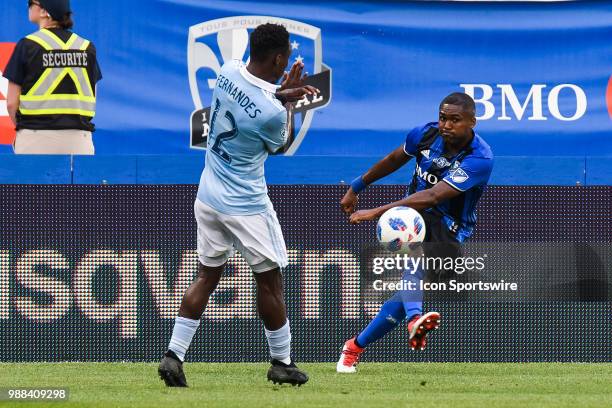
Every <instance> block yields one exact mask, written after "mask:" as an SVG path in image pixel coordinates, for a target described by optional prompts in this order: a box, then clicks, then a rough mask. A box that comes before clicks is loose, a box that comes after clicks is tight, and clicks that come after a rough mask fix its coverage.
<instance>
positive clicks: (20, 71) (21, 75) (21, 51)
mask: <svg viewBox="0 0 612 408" xmlns="http://www.w3.org/2000/svg"><path fill="white" fill-rule="evenodd" d="M25 70H26V42H25V40H23V39H22V40H21V41H19V42H18V43H17V45H16V46H15V49H14V50H13V55H11V59H10V60H9V62H8V64H7V65H6V69H5V70H4V72H3V74H2V76H3V77H5V78H6V79H8V80H9V81H11V82H12V83H14V84H17V85H20V86H21V85H23V81H24V80H25V75H26V71H25Z"/></svg>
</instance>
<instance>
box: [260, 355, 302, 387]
mask: <svg viewBox="0 0 612 408" xmlns="http://www.w3.org/2000/svg"><path fill="white" fill-rule="evenodd" d="M268 381H272V383H273V384H291V385H293V386H296V385H297V386H298V387H301V386H302V384H306V382H307V381H308V374H306V373H305V372H303V371H302V370H300V369H299V368H297V366H296V365H295V364H294V363H293V362H291V364H289V365H287V364H285V363H283V362H281V361H278V360H272V366H271V367H270V369H269V370H268Z"/></svg>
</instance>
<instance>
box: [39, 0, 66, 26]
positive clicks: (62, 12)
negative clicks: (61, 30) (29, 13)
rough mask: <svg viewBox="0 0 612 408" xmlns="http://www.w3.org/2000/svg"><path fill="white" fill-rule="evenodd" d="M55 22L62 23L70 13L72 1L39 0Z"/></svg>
mask: <svg viewBox="0 0 612 408" xmlns="http://www.w3.org/2000/svg"><path fill="white" fill-rule="evenodd" d="M38 2H39V3H40V5H41V7H42V8H44V9H45V10H47V12H48V13H49V14H50V15H51V18H53V19H54V20H55V21H62V20H63V19H64V17H65V16H66V14H68V13H70V12H71V11H72V10H70V0H38Z"/></svg>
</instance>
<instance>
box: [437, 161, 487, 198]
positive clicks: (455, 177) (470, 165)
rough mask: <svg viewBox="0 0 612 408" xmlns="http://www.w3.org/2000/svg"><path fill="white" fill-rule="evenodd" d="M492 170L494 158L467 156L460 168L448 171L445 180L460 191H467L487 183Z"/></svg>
mask: <svg viewBox="0 0 612 408" xmlns="http://www.w3.org/2000/svg"><path fill="white" fill-rule="evenodd" d="M492 170H493V159H488V158H482V157H466V158H465V160H463V161H462V162H461V165H460V166H459V167H458V168H456V169H455V170H451V171H449V172H448V174H447V175H446V177H444V181H445V182H446V183H447V184H450V185H451V187H453V188H455V189H457V190H459V191H467V190H469V189H470V188H473V187H478V186H484V185H486V184H487V182H488V181H489V177H490V176H491V171H492Z"/></svg>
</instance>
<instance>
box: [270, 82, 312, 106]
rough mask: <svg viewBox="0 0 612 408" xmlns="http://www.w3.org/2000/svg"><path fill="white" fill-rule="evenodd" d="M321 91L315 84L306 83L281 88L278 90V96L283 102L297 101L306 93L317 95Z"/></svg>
mask: <svg viewBox="0 0 612 408" xmlns="http://www.w3.org/2000/svg"><path fill="white" fill-rule="evenodd" d="M320 92H321V91H319V90H318V89H317V88H315V87H314V86H310V85H304V86H301V87H299V88H288V89H279V90H278V91H276V97H277V98H278V99H280V100H281V101H282V102H283V103H286V102H297V101H299V100H300V99H302V98H303V97H304V95H316V94H318V93H320Z"/></svg>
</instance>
